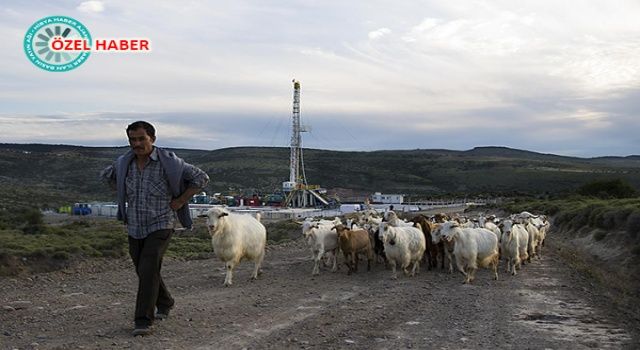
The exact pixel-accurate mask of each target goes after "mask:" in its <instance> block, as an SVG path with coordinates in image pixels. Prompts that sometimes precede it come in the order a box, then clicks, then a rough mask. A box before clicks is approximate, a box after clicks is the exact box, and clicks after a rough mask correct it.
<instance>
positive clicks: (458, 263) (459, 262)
mask: <svg viewBox="0 0 640 350" xmlns="http://www.w3.org/2000/svg"><path fill="white" fill-rule="evenodd" d="M449 261H451V260H449ZM456 267H458V271H460V272H462V275H463V276H464V277H465V278H466V277H467V272H466V271H465V266H464V264H463V262H462V259H461V258H459V257H458V256H457V255H456Z"/></svg>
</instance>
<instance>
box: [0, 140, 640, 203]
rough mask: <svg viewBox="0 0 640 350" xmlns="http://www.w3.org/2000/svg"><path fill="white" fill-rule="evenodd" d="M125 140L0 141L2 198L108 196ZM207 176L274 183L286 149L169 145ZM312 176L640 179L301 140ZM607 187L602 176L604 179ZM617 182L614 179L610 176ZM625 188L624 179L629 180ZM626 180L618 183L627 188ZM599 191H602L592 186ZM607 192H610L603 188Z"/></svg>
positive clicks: (497, 153) (270, 188)
mask: <svg viewBox="0 0 640 350" xmlns="http://www.w3.org/2000/svg"><path fill="white" fill-rule="evenodd" d="M125 150H126V148H125V147H111V148H92V147H76V146H63V145H15V144H0V191H1V192H2V193H3V196H2V197H1V198H0V208H6V209H11V210H12V209H13V208H14V207H15V206H21V205H22V206H23V205H29V206H34V207H37V208H58V207H60V206H62V205H69V204H71V203H74V202H80V201H94V200H95V201H112V200H114V199H115V194H114V193H113V192H112V191H111V190H110V189H109V188H108V187H107V186H106V185H105V184H104V183H101V181H100V179H99V177H98V175H99V173H100V171H101V170H102V169H103V168H104V167H105V166H107V165H109V164H111V163H112V162H113V161H114V160H115V158H116V157H117V156H118V155H119V154H122V153H123V152H124V151H125ZM173 151H175V152H176V153H177V154H178V155H179V156H181V157H183V158H184V159H185V160H187V161H188V162H190V163H192V164H195V165H197V166H199V167H201V168H202V169H204V170H205V171H206V172H207V173H208V174H209V176H210V177H211V182H210V183H209V185H208V187H207V188H206V189H205V190H206V191H207V192H209V193H216V192H222V193H234V192H235V193H237V194H242V191H243V190H255V191H258V192H262V193H271V192H274V191H276V190H279V189H280V188H281V186H282V182H283V181H286V180H288V176H289V149H287V148H275V147H237V148H226V149H219V150H213V151H204V150H186V149H176V150H173ZM304 163H305V173H306V176H307V180H308V182H309V183H310V184H320V185H322V186H323V187H325V188H327V189H329V190H332V189H336V190H338V189H347V190H350V191H352V192H354V193H359V194H362V195H369V194H371V193H372V192H375V191H380V192H386V193H404V194H408V195H411V197H412V198H414V197H418V198H419V197H424V198H427V197H428V198H431V197H443V196H456V195H457V196H464V195H468V196H478V195H481V196H507V197H512V196H520V195H526V196H534V197H550V198H556V197H561V196H565V195H567V194H569V193H575V191H576V190H577V189H578V188H580V186H583V185H585V184H588V183H594V182H598V181H604V182H606V181H608V180H610V179H611V178H616V179H620V181H621V182H622V184H628V186H631V187H632V188H634V189H640V176H639V175H640V158H639V157H637V156H630V157H607V158H591V159H586V158H572V157H560V156H555V155H549V154H540V153H534V152H528V151H520V150H514V149H508V148H503V147H478V148H474V149H472V150H468V151H448V150H419V149H418V150H404V151H402V150H400V151H375V152H339V151H327V150H314V149H307V150H305V151H304ZM605 187H606V186H605ZM610 187H611V186H610ZM613 187H615V186H613ZM626 190H628V189H626ZM626 190H625V191H626ZM596 191H597V193H599V192H601V191H600V190H596ZM604 193H609V194H611V193H613V195H612V196H613V197H614V198H618V197H619V196H617V195H615V193H614V192H612V188H605V189H604Z"/></svg>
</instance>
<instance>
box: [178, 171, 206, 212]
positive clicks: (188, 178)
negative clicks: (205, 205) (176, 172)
mask: <svg viewBox="0 0 640 350" xmlns="http://www.w3.org/2000/svg"><path fill="white" fill-rule="evenodd" d="M182 177H183V179H184V181H185V182H187V184H188V185H187V189H186V190H185V191H184V192H182V194H180V196H178V197H176V198H174V199H172V200H171V204H170V206H171V209H173V210H178V209H180V208H182V206H183V205H185V204H187V202H189V199H191V197H193V195H194V194H196V193H198V192H200V191H202V189H203V188H204V187H205V186H207V184H208V183H209V175H207V173H205V172H204V171H202V170H201V169H199V168H197V167H195V166H193V165H191V164H187V163H185V165H184V171H183V173H182Z"/></svg>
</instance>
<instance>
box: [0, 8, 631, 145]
mask: <svg viewBox="0 0 640 350" xmlns="http://www.w3.org/2000/svg"><path fill="white" fill-rule="evenodd" d="M53 15H63V16H67V17H72V18H74V19H77V20H78V21H80V22H82V23H83V24H84V25H85V26H86V27H87V28H88V29H89V31H90V33H91V36H92V37H93V38H94V39H95V38H148V39H149V40H150V42H151V45H150V46H151V49H152V50H151V52H148V53H131V52H128V53H126V52H122V53H104V52H92V53H91V55H90V57H89V58H88V60H87V61H86V62H85V63H84V64H82V65H81V66H80V67H78V68H77V69H74V70H71V71H68V72H62V73H60V72H58V73H54V72H48V71H45V70H42V69H39V68H37V67H36V66H34V65H33V64H32V63H31V62H30V61H29V60H28V59H27V57H26V55H25V52H24V49H23V47H22V45H23V40H24V37H25V33H26V32H27V30H28V28H29V27H30V26H31V25H32V24H33V23H35V22H36V21H37V20H39V19H41V18H43V17H47V16H53ZM638 18H640V1H637V0H628V1H623V0H611V1H601V0H580V1H571V0H567V1H556V0H553V1H550V0H525V1H512V0H480V1H473V0H432V1H410V0H406V1H397V0H394V1H379V0H367V1H365V0H362V1H332V0H324V1H320V0H317V1H311V0H298V1H292V0H279V1H272V0H255V1H249V0H234V1H188V0H187V1H164V0H160V1H158V0H140V1H131V0H113V1H111V0H104V1H70V0H63V1H55V2H54V1H40V0H34V1H17V0H4V1H3V2H2V3H1V4H0V32H1V33H3V40H1V41H0V50H1V52H3V55H1V56H0V143H50V144H72V145H83V146H123V145H126V143H127V139H126V134H125V131H124V130H125V129H126V126H127V125H128V124H129V123H131V122H133V121H136V120H146V121H149V122H151V123H152V124H154V125H155V126H156V129H157V137H158V138H157V141H156V145H159V146H164V147H179V148H192V149H205V150H212V149H219V148H226V147H236V146H278V147H288V145H289V140H290V137H291V135H290V129H291V115H292V94H293V85H292V79H297V80H299V81H300V82H301V86H302V92H301V119H302V123H303V124H304V125H307V126H308V129H309V131H308V132H306V133H303V136H302V138H303V141H302V142H303V146H304V147H305V148H318V149H331V150H345V151H353V150H359V151H373V150H385V149H386V150H391V149H434V148H437V149H453V150H467V149H472V148H474V147H477V146H505V147H511V148H516V149H524V150H530V151H535V152H541V153H553V154H559V155H566V156H577V157H596V156H627V155H633V154H636V155H637V154H640V24H639V23H640V22H639V20H638Z"/></svg>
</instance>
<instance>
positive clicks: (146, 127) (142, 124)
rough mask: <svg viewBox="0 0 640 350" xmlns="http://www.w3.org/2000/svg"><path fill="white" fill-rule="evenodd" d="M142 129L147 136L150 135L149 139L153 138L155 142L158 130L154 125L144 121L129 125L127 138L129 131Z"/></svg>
mask: <svg viewBox="0 0 640 350" xmlns="http://www.w3.org/2000/svg"><path fill="white" fill-rule="evenodd" d="M141 128H142V129H144V131H146V132H147V135H149V137H151V138H152V139H154V140H155V139H156V129H155V128H154V127H153V125H151V124H149V123H147V122H145V121H142V120H139V121H137V122H133V123H131V124H129V126H127V136H128V135H129V131H132V130H138V129H141Z"/></svg>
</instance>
